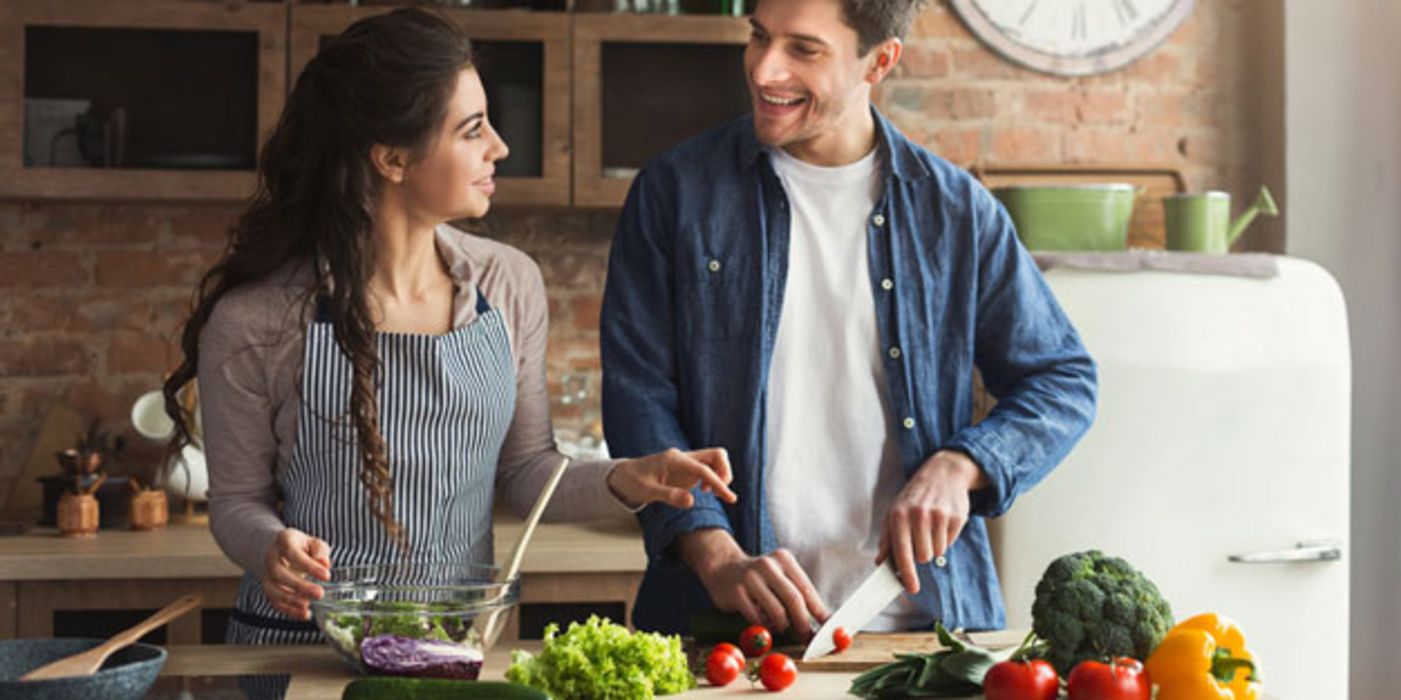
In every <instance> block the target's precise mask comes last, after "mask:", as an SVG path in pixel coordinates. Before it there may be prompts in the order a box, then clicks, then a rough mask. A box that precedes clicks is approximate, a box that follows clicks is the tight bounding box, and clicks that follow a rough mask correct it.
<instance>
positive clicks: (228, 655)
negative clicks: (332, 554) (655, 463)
mask: <svg viewBox="0 0 1401 700" xmlns="http://www.w3.org/2000/svg"><path fill="white" fill-rule="evenodd" d="M512 649H525V650H527V651H532V652H533V651H538V650H539V649H540V642H519V643H516V644H512V645H498V646H497V648H496V649H493V650H492V651H491V653H489V654H487V657H486V662H485V664H484V665H483V666H482V680H503V674H505V672H506V668H507V667H508V666H509V665H510V662H511V655H510V652H511V650H512ZM260 673H267V674H289V675H291V678H292V682H291V685H290V687H289V688H288V689H287V698H286V700H339V698H340V696H341V691H342V690H343V689H344V688H345V686H346V684H347V683H349V682H350V681H352V680H354V679H355V678H357V677H358V676H357V675H356V673H355V671H354V670H352V669H351V668H350V667H348V666H346V665H345V663H344V662H342V661H341V660H340V659H339V658H338V657H337V656H336V654H335V652H333V651H331V649H330V648H329V647H326V646H324V645H314V646H279V647H240V646H220V645H204V646H172V647H170V658H169V660H168V661H167V662H166V664H165V668H164V669H162V671H161V675H162V676H232V675H241V674H260ZM856 675H857V674H855V673H851V672H842V671H823V672H817V671H802V672H799V673H798V680H797V681H796V682H795V683H794V684H793V685H792V686H789V687H788V688H787V689H786V690H784V691H783V692H782V693H781V694H778V695H775V696H774V697H777V698H795V699H796V698H801V700H829V699H830V700H835V699H837V698H847V699H848V700H850V699H851V698H852V696H850V695H847V694H846V690H847V688H849V687H850V686H851V680H852V679H853V678H855V677H856ZM700 683H701V685H700V687H698V688H696V689H695V690H693V691H691V692H689V693H686V694H684V695H683V696H679V697H687V698H690V697H702V698H720V697H740V696H745V697H753V696H754V694H755V690H754V687H752V686H750V684H749V682H748V681H745V680H744V679H739V680H737V681H735V682H734V683H731V684H730V685H729V686H727V687H724V688H711V687H709V686H707V685H705V681H704V680H701V681H700ZM757 688H758V691H759V692H761V693H762V692H763V686H757ZM764 695H765V696H767V695H768V694H767V693H764ZM980 698H982V696H981V695H978V696H972V697H970V698H969V700H979V699H980ZM1263 700H1279V698H1276V697H1274V696H1271V695H1265V696H1264V698H1263Z"/></svg>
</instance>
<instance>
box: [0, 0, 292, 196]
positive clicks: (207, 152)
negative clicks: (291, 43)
mask: <svg viewBox="0 0 1401 700" xmlns="http://www.w3.org/2000/svg"><path fill="white" fill-rule="evenodd" d="M0 33H2V34H0V104H3V105H4V107H3V109H0V197H24V198H56V199H120V200H179V201H190V200H241V199H244V198H246V197H248V195H250V194H251V193H252V192H253V188H254V185H255V182H256V175H255V173H254V171H253V165H254V162H255V161H256V153H257V146H258V144H259V143H260V142H261V140H262V139H263V138H265V137H266V135H267V134H268V133H269V132H270V130H271V127H272V125H273V124H274V122H275V121H276V119H277V115H278V112H279V111H280V110H281V107H282V99H283V95H284V93H285V91H286V88H285V84H286V69H285V66H286V42H285V34H286V9H285V8H284V7H282V6H280V5H274V4H239V5H229V4H214V3H190V2H151V3H141V4H115V3H111V2H106V1H104V0H47V1H46V0H10V1H9V2H6V3H5V4H4V5H3V6H0ZM26 106H27V107H28V110H29V114H30V118H29V119H28V120H27V119H26ZM89 110H90V111H89ZM84 112H86V115H85V116H84V117H83V118H82V119H79V118H78V116H77V115H79V114H82V113H84ZM84 124H86V125H87V128H83V127H84ZM80 132H81V133H83V134H84V136H83V137H81V140H82V141H83V143H84V144H85V145H86V146H87V147H86V148H85V149H81V150H80V149H79V147H78V143H79V140H80V136H79V133H80ZM56 136H57V138H55V137H56ZM27 146H28V147H27ZM54 158H57V163H54V162H53V159H54Z"/></svg>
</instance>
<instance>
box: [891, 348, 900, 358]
mask: <svg viewBox="0 0 1401 700" xmlns="http://www.w3.org/2000/svg"><path fill="white" fill-rule="evenodd" d="M890 359H892V360H898V359H900V348H895V347H892V348H890Z"/></svg>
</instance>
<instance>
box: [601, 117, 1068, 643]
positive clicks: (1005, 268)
mask: <svg viewBox="0 0 1401 700" xmlns="http://www.w3.org/2000/svg"><path fill="white" fill-rule="evenodd" d="M873 111H874V110H873ZM875 118H876V132H877V137H878V148H880V150H881V156H882V158H881V163H882V168H883V173H882V175H883V186H882V188H881V195H880V198H879V201H878V203H877V204H876V207H875V209H874V210H873V211H872V212H871V215H870V217H869V218H868V219H867V225H866V238H867V246H868V251H869V255H870V276H869V279H865V280H852V283H853V284H861V283H864V284H869V285H871V292H872V295H873V297H874V299H875V304H876V325H877V327H878V329H879V333H880V336H881V337H880V342H881V347H883V348H889V347H899V348H900V349H901V352H900V353H898V357H891V355H894V354H896V353H884V354H883V356H884V357H885V358H886V360H885V361H886V367H885V374H886V377H887V382H888V386H887V387H886V391H888V392H889V395H890V402H891V406H892V407H893V408H894V410H895V412H896V416H895V419H896V421H897V422H898V423H899V426H900V427H899V428H898V429H899V432H900V460H901V465H902V467H903V469H904V470H905V474H906V475H907V477H908V476H909V475H912V474H913V473H914V472H915V471H916V470H917V469H918V468H919V467H920V465H921V464H922V463H923V462H924V461H925V460H926V459H928V458H929V457H930V456H931V455H932V454H934V453H935V452H936V451H938V450H941V449H955V450H961V451H963V452H966V453H967V454H968V455H970V456H971V457H972V458H973V459H974V460H975V461H976V462H977V463H978V465H979V466H980V467H981V468H982V469H983V471H984V472H985V473H986V474H987V479H988V483H989V484H990V485H989V486H988V487H987V488H985V489H979V490H977V491H974V492H973V493H972V494H971V505H972V517H971V518H970V520H969V522H968V524H967V526H966V527H965V528H964V530H963V533H962V534H961V535H960V536H959V538H958V539H957V540H956V541H955V543H954V544H953V546H952V547H951V548H950V550H949V552H948V554H947V557H946V558H947V565H946V566H944V567H939V568H936V567H934V566H933V565H932V564H928V565H922V566H920V583H921V592H920V594H919V595H918V596H917V602H918V605H919V608H920V610H921V611H923V613H924V614H925V620H924V621H923V622H926V623H928V624H933V620H935V619H936V618H937V619H942V620H943V622H944V624H945V625H947V626H949V627H950V628H955V627H964V628H968V629H997V628H1001V627H1002V626H1004V614H1003V610H1002V594H1001V590H1000V588H999V587H998V582H997V573H996V570H995V569H994V567H993V559H992V553H991V551H990V550H989V547H988V534H987V527H986V523H985V520H986V519H987V518H992V517H996V516H998V515H1000V514H1002V513H1004V512H1006V511H1007V509H1008V508H1010V507H1011V506H1012V502H1013V501H1014V500H1015V499H1016V497H1017V496H1018V495H1019V494H1021V493H1023V492H1025V491H1026V490H1027V489H1030V488H1031V487H1032V486H1034V485H1035V484H1036V483H1037V482H1039V481H1040V480H1041V479H1043V478H1045V476H1046V475H1047V474H1048V473H1049V472H1050V471H1051V469H1052V468H1054V467H1055V465H1056V464H1057V463H1058V462H1060V460H1061V459H1062V458H1063V457H1064V456H1065V455H1066V453H1067V452H1068V451H1069V450H1070V448H1071V446H1072V445H1073V444H1074V443H1075V441H1076V440H1077V439H1079V437H1080V436H1081V435H1082V434H1083V433H1084V432H1085V430H1086V429H1087V428H1088V427H1089V425H1090V422H1091V421H1092V420H1093V416H1094V407H1095V381H1096V379H1095V367H1094V363H1093V361H1092V360H1091V359H1090V357H1089V355H1088V354H1087V353H1086V351H1085V348H1084V346H1083V345H1082V344H1081V342H1080V338H1079V336H1078V334H1077V333H1076V332H1075V329H1074V328H1073V327H1072V326H1071V324H1070V322H1069V321H1068V320H1067V319H1066V317H1065V314H1064V313H1063V312H1062V311H1061V309H1060V306H1059V305H1058V304H1057V303H1056V300H1055V298H1054V297H1053V296H1052V294H1051V292H1050V290H1049V289H1048V287H1047V286H1046V284H1045V281H1044V280H1043V279H1042V277H1041V274H1040V272H1039V271H1038V270H1037V268H1036V265H1035V263H1034V262H1033V261H1032V259H1031V257H1030V256H1029V255H1028V254H1027V252H1026V250H1025V249H1023V248H1022V246H1021V244H1020V243H1019V242H1018V241H1017V237H1016V235H1015V231H1014V230H1013V227H1012V222H1011V220H1010V219H1009V218H1008V216H1007V214H1006V212H1005V210H1003V209H1002V207H1001V206H1000V205H999V204H998V203H997V201H996V200H995V199H994V198H993V197H992V196H991V195H990V194H989V193H988V192H987V190H986V189H984V188H983V187H982V186H981V185H980V184H979V183H978V182H977V181H975V180H974V179H973V178H971V177H970V176H969V175H968V174H967V173H965V172H964V171H962V170H960V169H958V168H956V167H954V166H953V165H951V164H950V163H948V162H947V161H944V160H943V159H941V158H939V157H937V156H935V155H933V154H932V153H930V152H929V151H927V150H925V149H924V148H921V147H920V146H918V145H916V144H914V143H912V142H910V141H909V140H908V139H906V138H905V137H904V135H902V134H901V133H900V132H899V131H897V130H896V129H895V128H894V127H893V126H891V125H890V124H889V123H888V122H887V121H886V120H885V119H884V117H882V116H881V115H880V114H879V113H876V114H875ZM789 225H790V216H789V210H788V201H787V197H786V196H785V194H784V190H783V187H782V185H781V184H780V182H779V179H778V177H777V176H776V175H775V173H774V171H773V168H772V166H771V164H770V163H769V156H768V154H767V153H765V151H764V149H763V147H762V146H761V145H760V143H759V142H758V140H757V138H756V137H755V135H754V129H753V123H752V120H751V118H749V117H745V118H742V119H739V120H736V121H734V122H731V123H729V124H727V125H724V126H722V127H720V128H718V129H715V130H712V131H710V132H707V133H705V134H702V135H700V136H698V137H696V138H693V139H691V140H689V141H686V142H684V143H682V144H680V145H678V146H676V147H673V148H672V149H670V150H668V151H667V152H665V153H663V154H661V155H660V156H658V157H657V158H656V159H654V160H653V161H652V162H650V163H649V164H648V165H647V167H646V168H644V169H643V170H642V172H641V173H639V174H638V176H637V179H636V180H635V182H634V183H633V185H632V189H631V191H630V192H629V193H628V198H627V203H626V204H625V205H624V207H623V211H622V215H621V218H620V220H619V222H618V228H617V232H616V235H615V237H614V241H613V249H612V252H611V255H610V258H609V262H608V283H607V289H606V291H605V293H604V299H603V315H602V320H601V327H600V343H601V351H602V359H603V419H604V428H605V433H606V437H607V440H608V445H609V448H610V449H611V451H612V452H613V454H614V455H615V456H619V457H628V456H637V455H644V454H649V453H653V452H658V451H662V450H665V449H667V448H670V447H676V448H678V449H682V450H687V449H699V448H702V447H710V446H720V447H725V448H727V449H728V450H729V454H730V459H731V462H732V465H733V467H734V469H735V478H734V482H733V484H732V488H733V490H734V491H735V493H736V494H737V495H738V496H739V502H738V503H736V504H734V505H727V504H724V503H721V502H720V501H719V499H717V498H716V497H715V496H713V495H712V494H709V493H704V492H701V491H700V490H698V489H697V490H696V491H695V496H696V504H695V507H694V508H691V509H689V510H678V509H675V508H672V507H669V506H666V505H660V504H653V505H651V506H648V507H647V508H645V509H644V510H642V511H641V512H640V513H639V514H638V517H639V519H640V520H641V523H642V527H643V530H644V539H645V544H646V549H647V555H648V559H649V565H648V569H647V572H646V574H645V576H644V579H643V583H642V586H641V588H640V590H639V591H638V596H637V601H636V605H635V608H634V615H633V622H634V624H636V625H637V626H638V627H640V628H644V629H653V630H659V631H664V632H686V631H687V629H688V627H689V617H690V614H691V613H692V612H693V611H695V610H697V609H701V608H706V607H711V606H712V603H711V602H710V599H709V596H708V595H707V594H706V591H705V589H704V587H702V586H701V585H700V582H699V581H698V580H697V579H696V577H695V575H694V574H693V573H692V572H691V571H690V569H689V568H688V567H686V566H685V565H684V564H682V563H681V562H680V560H679V559H678V558H677V557H676V555H675V553H674V551H673V549H672V543H673V541H674V540H675V538H676V536H677V535H680V534H683V533H686V532H690V531H693V530H697V529H702V528H721V529H724V530H728V531H729V532H730V533H731V534H733V536H734V537H735V539H736V541H738V542H739V544H740V546H741V547H743V549H744V550H745V551H746V552H748V553H749V554H751V555H757V554H762V553H767V552H769V551H772V550H773V549H775V548H776V547H777V546H778V544H777V542H775V539H774V533H773V528H772V525H771V523H770V522H769V518H768V514H767V513H766V508H765V495H764V494H765V491H764V489H765V486H764V471H763V465H764V455H765V445H764V441H765V430H764V425H765V399H766V387H767V385H768V373H769V362H770V359H771V357H772V354H773V347H774V342H775V338H776V336H777V333H778V319H779V314H780V312H781V311H782V309H783V293H784V287H785V280H786V277H787V272H788V240H789ZM832 313H834V314H839V313H842V310H841V309H833V310H832ZM975 367H976V368H977V369H978V370H979V371H980V372H981V374H982V377H983V382H984V385H985V386H986V387H987V389H988V391H989V393H991V394H992V395H993V396H994V397H996V398H997V399H998V402H997V405H996V407H995V408H994V409H993V411H992V413H991V415H989V416H988V417H987V418H986V419H985V420H983V421H982V422H979V423H977V424H976V425H975V424H974V423H973V417H974V416H973V398H974V389H973V377H974V368H975ZM814 381H820V378H814ZM853 468H871V469H874V468H876V465H853ZM812 517H813V518H821V517H823V514H822V513H813V514H812ZM1049 525H1052V524H1051V523H1048V526H1049ZM864 536H865V533H852V542H853V546H855V543H856V541H857V540H858V539H859V538H861V537H864ZM1033 583H1034V582H1031V581H1018V582H1017V585H1032V584H1033ZM826 602H827V603H828V605H829V606H831V607H833V609H835V606H836V605H839V604H840V603H841V602H842V601H826Z"/></svg>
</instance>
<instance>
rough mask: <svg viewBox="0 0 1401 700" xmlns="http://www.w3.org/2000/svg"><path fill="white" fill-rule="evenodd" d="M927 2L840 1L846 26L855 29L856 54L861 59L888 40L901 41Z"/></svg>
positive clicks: (886, 0) (897, 0)
mask: <svg viewBox="0 0 1401 700" xmlns="http://www.w3.org/2000/svg"><path fill="white" fill-rule="evenodd" d="M927 2H928V0H842V14H843V15H844V18H845V19H846V23H847V24H848V25H850V26H851V28H852V29H855V30H856V50H857V51H856V52H857V54H859V55H861V56H865V55H866V54H868V53H870V52H871V49H873V48H875V46H876V44H879V43H881V42H882V41H885V40H886V39H890V38H892V37H894V38H897V39H904V38H905V33H906V32H908V31H910V23H911V22H913V21H914V18H915V15H917V14H919V12H920V10H923V9H924V6H925V4H926V3H927Z"/></svg>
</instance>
